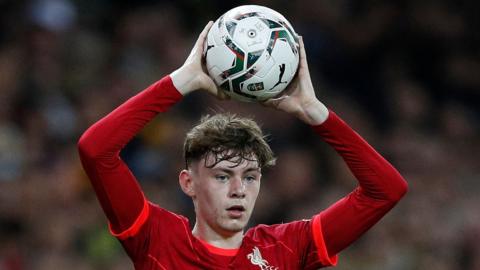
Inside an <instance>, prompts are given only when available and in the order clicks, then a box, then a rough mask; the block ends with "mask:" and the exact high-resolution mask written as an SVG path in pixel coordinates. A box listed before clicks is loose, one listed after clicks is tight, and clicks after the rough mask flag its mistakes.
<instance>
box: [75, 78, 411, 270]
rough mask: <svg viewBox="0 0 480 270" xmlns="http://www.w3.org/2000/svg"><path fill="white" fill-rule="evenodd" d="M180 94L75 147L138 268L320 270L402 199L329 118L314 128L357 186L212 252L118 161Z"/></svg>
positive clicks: (116, 114) (126, 112)
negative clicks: (315, 209)
mask: <svg viewBox="0 0 480 270" xmlns="http://www.w3.org/2000/svg"><path fill="white" fill-rule="evenodd" d="M181 98H182V95H181V94H180V93H179V92H178V91H177V90H176V89H175V87H174V85H173V83H172V80H171V78H170V77H169V76H167V77H165V78H163V79H162V80H160V81H158V82H156V83H155V84H153V85H151V86H150V87H149V88H147V89H145V90H144V91H142V92H140V93H139V94H137V95H136V96H134V97H132V98H131V99H129V100H128V101H127V102H125V103H124V104H122V105H120V106H119V107H118V108H117V109H115V110H114V111H113V112H111V113H110V114H109V115H107V116H106V117H104V118H103V119H101V120H100V121H98V122H97V123H95V124H94V125H93V126H91V127H90V128H89V129H88V130H87V131H86V132H85V133H84V134H83V135H82V137H81V138H80V140H79V152H80V158H81V161H82V164H83V166H84V168H85V171H86V172H87V174H88V176H89V178H90V180H91V183H92V185H93V188H94V190H95V192H96V194H97V197H98V199H99V201H100V205H101V206H102V208H103V210H104V212H105V214H106V216H107V218H108V220H109V223H110V230H111V232H112V234H113V235H115V236H116V237H118V238H119V240H120V241H121V243H122V245H123V247H124V248H125V250H126V252H127V253H128V255H129V256H130V258H131V259H132V261H133V263H134V265H135V269H138V270H146V269H169V270H170V269H182V270H188V269H257V270H258V269H260V270H265V269H269V270H271V269H279V270H284V269H318V268H321V267H324V266H330V265H335V264H336V262H337V257H336V254H337V253H339V252H340V251H341V250H343V249H345V248H346V247H347V246H349V245H350V244H351V243H352V242H353V241H355V240H356V239H358V237H360V236H361V235H362V234H363V233H364V232H365V231H367V230H368V229H369V228H370V227H371V226H373V225H374V224H375V223H376V222H378V221H379V220H380V219H381V218H382V217H383V216H384V215H385V214H386V213H387V212H388V211H389V210H390V209H391V208H392V207H393V206H394V205H395V204H396V203H397V202H398V201H399V200H400V198H401V197H402V196H403V195H404V194H405V192H406V190H407V184H406V182H405V180H404V179H403V178H402V176H401V175H400V174H399V173H398V171H397V170H396V169H395V168H394V167H393V166H392V165H391V164H390V163H389V162H388V161H386V160H385V159H384V158H383V157H382V156H381V155H380V154H378V153H377V152H376V151H375V150H374V149H373V148H372V147H371V146H370V145H369V144H368V143H367V142H366V141H365V140H363V139H362V138H361V137H360V136H359V135H358V134H357V133H356V132H354V131H353V130H352V129H351V128H350V127H349V126H348V125H347V124H346V123H345V122H344V121H342V120H341V119H340V118H339V117H338V116H337V115H336V114H335V113H334V112H332V111H331V112H330V114H329V117H328V119H327V120H326V121H325V122H324V123H323V124H321V125H319V126H315V127H312V128H313V130H314V131H315V132H316V133H317V134H318V135H319V137H321V138H322V139H323V140H324V141H326V142H327V143H328V144H330V145H331V146H332V147H333V148H334V149H335V150H336V151H337V152H338V153H339V155H340V156H342V158H343V159H344V160H345V162H346V164H347V165H348V167H349V168H350V170H351V171H352V173H353V174H354V176H355V178H356V180H357V181H358V184H359V185H358V187H357V188H356V189H355V190H353V191H352V192H351V193H350V194H348V195H347V196H345V197H344V198H342V199H340V200H339V201H337V202H336V203H334V204H333V205H332V206H330V207H328V208H327V209H325V210H323V211H321V212H319V214H317V215H315V216H314V217H313V218H312V219H311V220H303V221H294V222H291V223H285V224H278V225H271V226H266V225H260V226H256V227H254V228H252V229H250V230H248V231H247V232H246V233H245V235H244V238H243V242H242V245H241V246H240V248H239V249H234V250H228V249H227V250H226V249H221V248H217V247H214V246H212V245H209V244H208V243H206V242H204V241H202V240H201V239H197V238H196V237H194V236H193V235H192V232H191V227H190V225H189V223H188V220H187V219H186V218H185V217H182V216H180V215H177V214H174V213H171V212H169V211H167V210H165V209H162V208H160V207H158V206H156V205H154V204H152V203H150V202H148V200H147V199H146V198H145V196H144V194H143V192H142V190H141V188H140V186H139V185H138V183H137V181H136V179H135V177H134V175H133V174H132V173H131V171H130V170H129V168H128V167H127V165H126V164H125V163H124V162H123V161H122V160H121V158H120V156H119V153H120V151H121V149H122V148H123V147H124V146H125V145H126V144H127V143H128V141H130V140H131V139H132V138H133V136H135V134H137V133H138V132H139V131H140V129H141V128H143V126H144V125H145V124H146V123H148V122H149V121H150V120H151V119H153V118H154V117H155V116H156V115H157V114H158V113H161V112H165V111H166V110H168V108H170V107H171V106H172V105H174V104H175V103H176V102H178V101H179V100H180V99H181Z"/></svg>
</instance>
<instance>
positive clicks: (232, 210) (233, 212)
mask: <svg viewBox="0 0 480 270" xmlns="http://www.w3.org/2000/svg"><path fill="white" fill-rule="evenodd" d="M226 210H227V212H228V215H229V216H230V218H234V219H237V218H241V217H242V216H243V213H245V210H246V209H245V207H243V206H242V205H233V206H230V207H229V208H227V209H226Z"/></svg>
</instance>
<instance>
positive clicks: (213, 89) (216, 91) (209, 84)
mask: <svg viewBox="0 0 480 270" xmlns="http://www.w3.org/2000/svg"><path fill="white" fill-rule="evenodd" d="M205 84H206V85H205V86H204V87H205V90H207V91H208V92H209V93H210V94H212V95H214V96H216V97H217V98H219V99H222V100H224V99H230V97H229V96H228V95H227V94H225V92H224V91H223V90H222V89H220V88H218V87H217V85H216V84H215V82H214V81H213V80H212V78H210V77H209V76H206V80H205Z"/></svg>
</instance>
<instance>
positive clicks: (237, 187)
mask: <svg viewBox="0 0 480 270" xmlns="http://www.w3.org/2000/svg"><path fill="white" fill-rule="evenodd" d="M245 189H246V187H245V183H244V182H243V181H242V179H241V178H239V177H235V178H234V179H232V180H231V181H230V192H229V194H228V195H229V197H230V198H245V195H246V194H245Z"/></svg>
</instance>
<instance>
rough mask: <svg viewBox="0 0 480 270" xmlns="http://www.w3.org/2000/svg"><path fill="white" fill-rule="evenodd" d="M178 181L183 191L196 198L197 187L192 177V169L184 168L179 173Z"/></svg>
mask: <svg viewBox="0 0 480 270" xmlns="http://www.w3.org/2000/svg"><path fill="white" fill-rule="evenodd" d="M178 183H179V184H180V187H181V188H182V190H183V192H184V193H185V194H187V196H189V197H192V198H194V197H195V188H194V183H193V179H192V171H190V170H182V171H181V172H180V174H179V175H178Z"/></svg>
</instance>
